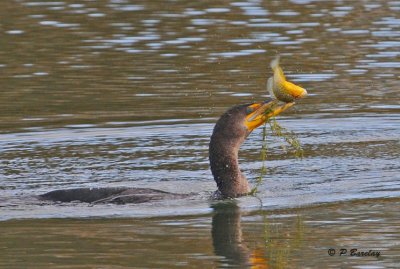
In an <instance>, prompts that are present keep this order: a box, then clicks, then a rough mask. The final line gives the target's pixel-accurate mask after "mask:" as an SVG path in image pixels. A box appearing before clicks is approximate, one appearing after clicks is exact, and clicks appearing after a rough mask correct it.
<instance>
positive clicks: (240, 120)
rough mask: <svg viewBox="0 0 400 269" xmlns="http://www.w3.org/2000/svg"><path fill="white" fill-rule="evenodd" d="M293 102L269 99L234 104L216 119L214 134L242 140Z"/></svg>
mask: <svg viewBox="0 0 400 269" xmlns="http://www.w3.org/2000/svg"><path fill="white" fill-rule="evenodd" d="M293 104H294V103H286V104H283V105H279V104H278V101H276V100H272V99H269V100H266V101H264V102H260V103H253V104H245V105H238V106H234V107H232V108H231V109H229V110H228V111H226V112H225V113H224V114H223V115H222V116H221V118H220V119H219V120H218V122H217V124H216V125H215V129H214V134H215V135H216V134H218V135H221V136H222V137H224V139H229V138H231V139H238V140H244V139H245V138H246V137H247V136H248V135H249V134H250V133H251V132H252V131H253V130H254V129H256V128H257V127H259V126H261V125H262V124H264V123H265V122H266V121H267V120H268V119H269V118H271V117H273V116H276V115H278V114H280V113H281V112H282V111H284V110H286V109H287V108H289V107H291V106H292V105H293ZM240 138H241V139H240ZM241 142H242V141H241Z"/></svg>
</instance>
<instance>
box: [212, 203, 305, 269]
mask: <svg viewBox="0 0 400 269" xmlns="http://www.w3.org/2000/svg"><path fill="white" fill-rule="evenodd" d="M212 207H213V209H214V215H213V217H212V231H211V233H212V240H213V247H214V253H215V255H217V256H220V257H224V258H223V260H221V264H220V266H219V267H220V268H249V269H266V268H286V267H287V266H288V261H289V260H292V259H289V255H290V253H291V252H293V251H295V250H296V249H297V250H298V249H300V248H301V245H302V241H303V234H304V225H303V221H302V218H301V216H300V215H297V217H296V219H297V221H295V222H293V223H292V225H290V226H289V227H281V225H282V224H281V223H280V221H279V222H277V223H270V222H269V220H268V218H267V215H266V213H265V212H264V213H263V216H264V218H263V224H264V225H263V231H259V232H257V233H256V234H255V235H254V236H252V235H251V234H249V238H245V237H244V236H243V232H242V226H241V215H242V213H241V210H240V207H239V206H238V205H237V204H236V201H234V200H230V201H223V202H218V203H216V204H214V205H213V206H212ZM290 220H293V218H290ZM285 222H286V221H285ZM287 228H288V229H289V230H287ZM292 261H293V260H292Z"/></svg>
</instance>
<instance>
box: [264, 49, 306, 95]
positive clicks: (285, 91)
mask: <svg viewBox="0 0 400 269" xmlns="http://www.w3.org/2000/svg"><path fill="white" fill-rule="evenodd" d="M271 68H272V71H273V72H274V75H273V76H272V77H270V78H269V79H268V82H267V90H268V91H269V92H270V94H271V96H272V97H275V98H276V99H277V100H279V101H282V102H286V103H290V102H293V101H294V100H296V99H300V98H303V97H305V96H307V91H306V89H304V88H302V87H300V86H298V85H296V84H294V83H292V82H290V81H287V80H286V77H285V74H284V73H283V70H282V68H281V67H280V65H279V56H277V57H276V58H275V59H274V60H272V61H271Z"/></svg>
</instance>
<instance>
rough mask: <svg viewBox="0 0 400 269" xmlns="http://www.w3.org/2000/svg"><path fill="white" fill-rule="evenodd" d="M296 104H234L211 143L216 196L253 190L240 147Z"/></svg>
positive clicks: (79, 196)
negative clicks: (241, 166) (243, 167)
mask: <svg viewBox="0 0 400 269" xmlns="http://www.w3.org/2000/svg"><path fill="white" fill-rule="evenodd" d="M293 104H294V103H286V104H283V105H278V103H277V101H276V100H272V99H269V100H267V101H265V102H261V103H253V104H245V105H238V106H234V107H232V108H230V109H229V110H228V111H226V112H225V113H224V114H223V115H222V116H221V117H220V118H219V120H218V121H217V123H216V124H215V127H214V131H213V134H212V136H211V140H210V145H209V159H210V168H211V172H212V174H213V176H214V180H215V181H216V183H217V186H218V190H217V191H216V192H215V194H214V196H213V198H215V199H224V198H233V197H239V196H243V195H246V194H248V193H249V192H250V188H249V184H248V182H247V179H246V177H245V176H244V175H243V174H242V172H241V171H240V169H239V163H238V152H239V147H240V145H241V144H242V143H243V142H244V141H245V139H246V138H247V136H248V135H249V134H250V133H251V132H252V131H253V130H254V129H255V128H257V127H259V126H260V125H262V124H264V123H265V122H266V121H267V120H268V119H269V118H270V117H272V116H275V115H278V114H280V113H281V112H282V111H284V110H286V109H287V108H289V107H291V106H292V105H293ZM191 195H193V194H176V193H169V192H164V191H160V190H154V189H147V188H124V187H117V188H113V187H111V188H107V187H106V188H76V189H66V190H56V191H51V192H48V193H45V194H42V195H39V198H40V199H42V200H50V201H58V202H72V201H81V202H86V203H143V202H148V201H153V200H161V199H177V198H184V197H188V196H191Z"/></svg>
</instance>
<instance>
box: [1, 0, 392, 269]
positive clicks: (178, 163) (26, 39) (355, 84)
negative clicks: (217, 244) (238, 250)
mask: <svg viewBox="0 0 400 269" xmlns="http://www.w3.org/2000/svg"><path fill="white" fill-rule="evenodd" d="M399 11H400V2H399V1H383V0H382V1H379V0H376V1H372V0H371V1H297V0H296V1H250V0H249V1H202V2H201V3H192V2H189V1H167V2H164V1H130V0H110V1H69V0H65V1H27V0H18V1H2V2H1V3H0V17H1V20H0V34H1V38H0V46H1V48H2V49H1V50H0V82H1V86H2V87H1V91H0V212H1V213H0V220H2V221H4V222H1V225H2V226H3V227H4V228H3V229H2V230H3V231H7V232H5V233H4V235H2V236H5V237H6V239H5V241H4V242H5V243H3V245H2V246H1V248H2V249H3V250H4V249H7V252H3V256H4V259H3V257H2V258H1V259H0V260H2V261H3V260H4V261H9V263H7V262H3V264H2V265H1V266H5V268H10V267H11V264H15V267H16V268H18V267H21V266H22V267H26V266H27V264H29V263H32V262H35V263H37V267H41V268H44V267H46V268H47V267H48V266H47V265H48V264H49V263H52V259H51V258H50V256H51V257H64V256H65V257H72V258H71V259H70V260H68V258H67V259H66V260H62V259H61V258H60V259H61V260H57V261H54V262H55V263H54V264H58V265H60V266H61V264H64V262H65V264H66V263H68V264H69V268H73V266H75V267H76V268H79V266H80V265H81V264H93V266H92V267H93V268H97V267H96V266H98V264H103V265H104V268H107V266H109V267H110V268H111V267H112V268H115V265H118V266H120V267H121V268H127V267H138V268H167V267H168V266H166V265H167V264H168V265H169V266H170V267H171V268H175V267H179V266H182V267H187V266H188V264H192V263H191V262H194V260H195V263H193V267H205V268H206V267H207V268H208V267H213V266H214V267H215V266H226V267H229V266H234V265H235V263H234V262H233V263H232V262H231V263H229V262H228V263H220V261H221V259H223V258H221V257H224V256H226V255H224V254H223V253H222V254H221V253H220V254H218V253H216V251H214V249H213V248H211V245H212V244H211V241H210V240H212V239H211V232H210V228H211V227H212V226H213V225H212V218H211V215H212V214H217V212H216V211H215V210H214V209H212V207H211V206H210V201H209V199H208V197H209V196H210V194H211V193H212V192H213V191H214V190H215V188H216V187H215V184H214V182H213V179H212V176H211V173H210V172H209V169H208V142H209V136H210V134H211V132H212V128H213V125H214V123H215V122H216V120H217V118H218V116H219V115H221V113H223V112H224V111H225V110H226V109H227V108H228V107H230V106H232V105H235V104H241V103H249V102H254V101H260V100H263V99H265V98H266V97H267V96H268V94H267V92H266V87H265V84H266V80H267V78H268V77H269V76H270V75H271V71H270V69H269V67H268V65H269V62H270V60H271V59H272V58H273V57H274V56H275V55H276V54H277V53H279V54H280V55H281V58H282V66H283V68H284V70H285V73H286V74H287V77H288V79H289V80H291V81H294V82H296V83H298V84H300V85H302V86H303V87H305V88H306V89H307V90H308V92H309V93H310V94H309V96H308V97H307V98H306V99H304V100H301V101H300V102H298V104H297V105H296V106H295V107H293V108H292V109H291V110H290V111H287V112H285V113H284V115H282V116H281V117H280V118H279V122H280V123H281V125H283V126H285V127H286V128H288V129H290V130H292V131H294V132H295V133H296V134H297V135H298V137H299V139H300V141H301V142H302V145H303V148H304V158H303V159H295V158H294V157H293V156H292V154H290V153H287V152H286V151H285V150H283V149H282V147H281V144H282V143H281V140H279V139H277V138H275V137H271V136H269V137H268V147H269V151H268V160H267V168H268V172H267V175H266V176H265V179H264V182H263V184H262V185H261V186H260V187H259V190H260V192H259V194H258V196H259V198H260V199H261V201H262V208H263V209H264V210H267V211H266V212H268V213H267V215H268V216H269V217H271V218H272V219H277V222H279V223H280V219H282V223H284V224H283V225H286V226H285V227H286V229H287V232H288V233H296V229H297V228H295V227H294V226H290V225H294V223H297V222H298V218H300V219H301V221H302V222H304V223H303V224H302V225H303V226H307V225H308V221H310V223H312V225H311V226H312V229H310V232H304V233H302V236H304V237H303V241H305V242H314V240H319V241H320V243H319V244H317V245H316V244H313V243H311V244H308V243H307V244H306V245H307V247H306V248H305V250H304V248H301V247H299V246H298V245H295V246H293V247H292V249H295V250H294V252H295V253H294V254H293V255H286V254H287V252H292V249H291V250H290V251H288V250H287V249H284V250H282V251H283V252H284V253H286V254H285V255H283V256H282V255H281V254H279V255H281V256H279V257H280V258H279V259H281V260H280V261H278V263H275V265H271V266H272V267H273V266H275V267H277V266H278V265H279V264H280V266H281V268H285V267H292V268H296V266H297V265H298V264H300V265H298V266H300V267H304V266H310V267H315V266H317V267H318V265H320V263H319V262H322V260H326V259H327V258H329V257H328V256H327V255H326V253H327V252H326V251H327V249H328V248H329V247H330V246H333V247H335V248H337V247H339V245H340V244H338V243H337V242H340V240H342V241H343V240H344V242H345V243H346V242H347V244H343V245H346V246H345V247H349V248H351V247H353V246H354V247H355V246H359V247H362V248H365V249H368V248H374V247H375V248H379V249H381V250H382V253H385V252H386V255H385V256H384V258H380V259H378V260H376V259H375V260H373V259H371V258H368V259H361V258H359V259H357V258H354V257H353V258H350V257H340V258H339V257H336V256H335V257H333V258H332V260H331V262H332V263H331V264H332V265H331V266H332V268H336V267H334V265H335V264H336V262H344V263H346V264H347V265H348V267H353V268H367V267H365V266H367V265H371V266H376V267H373V268H383V267H385V266H386V267H391V266H392V267H393V266H394V264H396V261H398V256H396V255H395V253H396V251H397V253H398V244H397V245H396V244H392V245H390V244H389V243H388V245H387V246H386V245H385V246H384V243H385V242H386V238H394V239H393V241H390V240H389V241H388V242H394V241H395V240H397V242H398V239H399V238H398V236H399V235H398V226H396V225H395V223H398V222H399V220H400V219H399V216H398V214H395V213H394V212H396V211H394V209H396V208H398V200H397V199H398V197H400V183H399V179H400V178H399V171H400V158H399V152H400V144H399V134H400V116H399V115H400V114H399V111H400V103H399V100H400V96H399V78H400V72H399V68H400V61H399V59H400V58H399V56H400V55H399V54H400V53H399V51H400V50H399V47H400V19H399V16H398V14H399ZM260 148H261V131H260V130H256V131H255V132H254V133H253V134H252V135H251V136H249V138H248V140H247V141H246V142H245V144H244V145H243V146H242V149H241V152H240V163H241V168H242V170H243V171H244V173H245V174H246V175H247V177H248V179H249V181H250V182H251V183H252V184H254V183H255V180H256V178H257V176H258V175H259V172H260V168H261V166H262V163H261V160H260ZM104 186H131V187H145V186H146V187H153V188H157V189H163V190H167V191H174V192H179V193H189V192H193V191H195V192H199V195H197V196H195V197H192V198H190V199H183V200H177V201H164V202H157V203H152V204H142V205H125V206H118V207H117V206H113V205H96V206H88V205H85V204H75V203H73V204H66V205H54V204H45V205H43V204H41V203H38V202H37V201H36V200H35V199H34V198H33V197H32V195H35V194H40V193H44V192H46V191H49V190H54V189H59V188H73V187H104ZM336 203H340V207H339V208H342V209H337V210H336V207H335V206H333V205H336ZM239 206H240V208H241V209H240V210H244V212H245V213H244V214H245V216H246V217H243V220H242V221H243V223H244V225H243V226H244V229H248V231H247V232H245V233H247V234H248V235H250V237H249V236H246V237H247V238H253V237H257V236H258V235H260V233H261V232H260V231H262V230H263V229H264V226H265V221H264V219H263V216H264V215H265V212H264V211H262V210H261V211H255V210H259V208H260V203H259V200H258V199H256V198H252V197H247V198H243V199H239ZM298 207H300V208H303V209H302V210H304V211H301V210H300V212H299V211H297V209H296V208H298ZM332 207H334V208H335V210H334V212H335V214H334V215H332V214H333V213H331V210H332ZM376 208H378V209H376ZM240 210H239V211H240ZM275 210H278V211H275ZM279 210H289V211H290V212H291V213H290V214H289V216H284V217H282V216H281V213H276V212H281V211H279ZM357 210H358V211H357ZM233 211H234V212H236V211H235V210H233ZM397 211H398V210H397ZM379 212H382V214H383V215H384V216H383V217H377V216H376V214H378V215H379V214H381V213H379ZM303 213H304V217H301V216H302V215H303ZM352 214H356V216H355V217H354V219H353V218H352V217H349V216H348V215H352ZM292 215H293V216H292ZM299 216H300V217H299ZM97 217H106V218H107V219H103V218H101V219H97ZM117 217H118V218H117ZM139 217H140V218H139ZM143 217H144V219H142V218H143ZM149 217H151V218H150V219H149ZM336 217H337V218H338V219H340V218H344V220H345V221H343V222H339V224H337V225H336V222H334V223H333V224H332V226H331V230H330V232H329V233H327V232H324V231H326V230H325V227H326V223H325V222H324V221H330V220H332V219H333V220H332V221H335V218H336ZM54 218H61V219H57V220H55V219H54ZM68 218H74V220H71V219H68ZM81 218H85V219H81ZM86 218H89V219H88V220H87V219H86ZM93 218H96V219H93ZM119 218H123V219H119ZM302 218H304V219H302ZM20 219H26V220H20ZM186 219H189V221H188V223H192V224H193V225H192V224H187V222H186ZM239 219H240V218H239ZM278 219H279V221H278ZM305 219H307V220H305ZM321 219H322V220H321ZM374 220H376V221H374ZM319 221H320V222H319ZM169 222H173V223H174V222H176V223H177V225H176V226H174V225H166V224H165V223H169ZM364 222H365V223H366V224H365V225H366V226H362V227H364V229H361V230H360V231H362V232H361V234H364V231H366V230H368V231H369V230H371V231H374V232H372V235H371V234H370V233H367V232H365V237H366V238H365V240H364V238H363V237H362V235H359V236H356V234H360V233H358V232H354V231H355V230H356V231H357V226H358V225H359V223H364ZM182 223H184V224H182ZM91 225H93V226H91ZM125 225H127V226H129V227H130V228H128V230H129V229H133V230H135V229H136V230H144V234H143V235H142V236H141V237H140V238H141V239H140V240H139V242H137V241H135V240H133V239H132V238H136V237H135V236H134V235H131V237H130V236H129V235H127V234H123V233H124V232H126V233H130V231H132V230H129V231H126V230H119V229H118V228H116V227H125ZM130 225H131V226H130ZM363 225H364V224H363ZM38 227H39V228H40V229H43V230H40V229H39V228H38ZM50 227H54V229H55V230H53V232H54V233H53V235H54V236H55V237H54V238H52V239H49V240H50V241H48V244H52V243H51V242H54V245H53V246H51V245H47V246H44V245H40V244H39V245H35V243H32V244H33V245H32V246H31V248H30V250H29V249H27V250H25V252H24V251H21V248H20V246H18V245H15V242H17V241H19V240H23V238H30V239H34V238H35V236H36V235H38V237H36V238H37V239H38V240H44V239H43V237H41V236H43V233H44V232H42V231H44V230H46V231H47V230H49V231H50V230H51V229H50ZM57 227H58V228H57ZM61 227H65V228H64V229H63V228H61ZM151 227H153V228H151ZM171 227H174V228H173V229H172V228H171ZM193 227H194V228H193ZM247 227H248V228H247ZM147 228H148V229H147ZM167 228H168V229H170V228H171V229H172V230H171V231H169V230H168V231H167V230H166V229H167ZM175 228H176V230H174V229H175ZM13 229H14V230H13ZM65 229H66V230H71V233H70V234H66V235H63V236H65V237H63V238H64V239H65V240H67V241H68V242H70V240H72V241H73V240H76V238H75V239H73V238H71V236H72V233H73V234H74V236H77V235H78V234H88V233H89V232H90V231H98V233H96V232H93V233H94V234H95V235H93V236H88V237H86V238H87V240H89V241H90V240H93V244H92V245H90V244H89V243H88V244H89V245H87V248H85V249H87V251H88V252H91V253H92V254H93V253H94V254H93V256H92V257H93V259H91V258H88V256H87V257H86V258H87V259H86V258H83V257H82V256H81V258H79V259H74V258H76V257H77V255H78V254H77V252H75V250H73V249H72V250H71V252H68V251H67V249H68V248H67V247H66V248H63V247H61V245H60V244H61V242H63V240H64V239H62V238H61V237H62V235H60V233H61V232H62V231H63V230H65ZM322 229H324V230H322ZM72 231H75V232H72ZM155 231H156V232H155ZM178 231H179V233H182V234H191V235H192V237H188V238H186V237H184V236H182V237H180V236H179V235H177V233H178ZM311 231H312V232H311ZM317 231H319V232H317ZM350 231H351V232H350ZM103 232H104V234H103ZM353 232H354V233H353ZM121 233H122V234H121ZM169 233H170V235H166V234H169ZM49 234H50V232H49ZM100 234H103V235H101V236H100ZM317 235H318V236H317ZM49 236H50V237H51V235H49ZM103 236H104V237H103ZM164 236H167V237H168V238H167V239H166V238H164ZM89 237H90V239H88V238H89ZM110 237H113V238H114V239H113V240H111V241H108V242H109V243H110V244H111V245H112V244H114V243H115V244H117V245H118V244H120V243H121V242H118V238H127V239H126V240H127V242H125V243H126V244H125V243H121V245H120V246H121V248H116V247H115V246H111V247H104V248H102V249H103V250H102V251H97V250H96V249H98V247H99V244H100V242H104V240H103V239H104V238H110ZM129 238H130V239H129ZM172 238H176V240H178V241H180V245H179V246H177V245H176V244H175V243H174V242H175V241H174V240H173V239H172ZM260 238H261V237H260ZM260 238H258V237H257V239H254V240H253V239H244V240H248V241H247V245H248V244H250V245H251V244H253V243H250V242H255V243H254V244H255V245H251V246H247V247H246V248H248V249H249V252H246V251H244V253H250V254H249V255H250V256H251V255H252V254H251V253H253V252H254V251H255V250H257V251H259V253H262V254H261V255H262V256H263V257H264V258H266V257H269V256H268V255H272V254H271V253H270V251H272V250H271V246H270V245H266V244H261V243H260V240H261V239H260ZM52 240H54V241H52ZM85 240H86V239H85ZM121 240H122V239H121ZM124 240H125V239H124ZM332 240H333V241H332ZM261 241H262V240H261ZM155 242H157V243H155ZM193 242H195V243H193ZM257 242H258V243H257ZM335 242H336V244H335ZM10 244H11V245H10ZM68 244H69V243H68ZM68 244H67V245H68ZM106 244H107V243H106ZM143 244H144V245H143ZM146 244H147V247H146ZM260 244H261V247H259V246H258V245H260ZM277 244H284V245H285V244H286V243H285V240H284V239H282V240H278V241H277ZM293 244H298V243H293ZM286 245H287V244H286ZM286 245H285V246H286ZM56 246H58V247H60V250H59V252H58V253H57V250H55V252H54V253H53V254H52V255H50V254H49V255H50V256H46V255H44V254H43V253H44V251H45V249H48V248H55V247H56ZM65 246H66V245H65ZM266 246H268V247H267V248H266ZM309 246H319V247H320V248H319V249H318V247H314V250H315V248H317V249H318V251H321V254H319V252H317V253H318V254H315V252H312V251H311V250H310V247H309ZM198 248H200V249H198ZM260 248H261V249H262V251H261V252H260V250H259V249H260ZM32 249H35V250H36V251H37V254H38V255H35V258H32V259H30V258H27V259H24V261H25V263H23V262H21V259H22V257H21V256H20V255H19V254H18V255H16V253H31V254H29V255H34V254H33V253H36V252H32V251H31V250H32ZM115 249H119V251H115V252H111V251H113V250H115ZM129 249H141V250H142V251H143V255H144V256H145V257H149V256H154V255H156V253H161V252H162V250H164V249H166V252H165V253H166V254H165V256H159V257H160V259H157V261H156V260H151V261H148V260H147V261H146V260H145V258H143V257H142V256H140V255H139V254H137V255H136V256H135V255H134V256H133V257H131V258H129V257H128V256H127V255H128V254H127V253H125V252H126V251H129ZM278 249H279V248H278ZM321 249H323V250H321ZM303 250H304V251H303ZM138 251H139V250H138ZM168 251H171V252H168ZM180 251H181V252H180ZM252 251H253V252H252ZM132 252H133V251H131V252H130V253H132ZM97 253H101V255H104V257H106V258H105V259H106V260H107V259H108V258H107V257H109V258H110V260H108V261H107V262H105V263H101V262H100V261H99V259H98V258H99V255H100V254H99V255H96V254H97ZM118 253H119V254H118ZM138 253H139V252H138ZM172 253H181V255H182V256H180V257H181V258H180V259H177V258H176V256H174V255H173V254H172ZM257 253H258V252H257ZM42 254H43V255H42ZM108 255H110V256H108ZM118 255H120V256H118ZM157 255H158V254H157ZM196 255H198V256H196ZM246 255H247V256H246ZM254 255H255V254H254ZM273 255H275V254H273ZM228 256H229V255H228ZM244 256H245V257H248V254H245V255H244ZM10 257H15V259H16V260H15V261H16V263H12V259H11V258H10ZM39 257H41V259H42V260H41V261H38V260H35V259H39ZM138 257H142V258H140V259H139V258H138ZM182 257H186V258H182ZM274 257H275V258H276V257H278V256H274ZM225 258H226V257H225ZM275 258H274V259H275ZM342 258H343V259H342ZM106 260H104V261H106ZM116 260H120V261H121V262H120V263H116ZM188 260H190V262H189V261H188ZM228 260H229V259H228ZM245 260H246V259H245ZM17 261H18V262H17ZM375 261H377V262H376V263H374V262H375ZM19 262H21V263H19ZM180 262H182V263H180ZM246 262H248V259H247V260H246ZM299 262H300V263H299ZM301 262H305V263H304V266H303V263H301ZM313 262H315V263H313ZM370 262H371V263H370ZM54 264H53V265H54ZM106 264H109V265H106ZM246 264H248V263H246ZM277 264H278V265H277ZM324 264H325V263H324ZM236 265H237V263H236ZM238 266H239V267H240V266H242V265H238ZM298 266H297V268H298ZM379 266H380V267H379ZM368 268H371V267H368Z"/></svg>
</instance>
